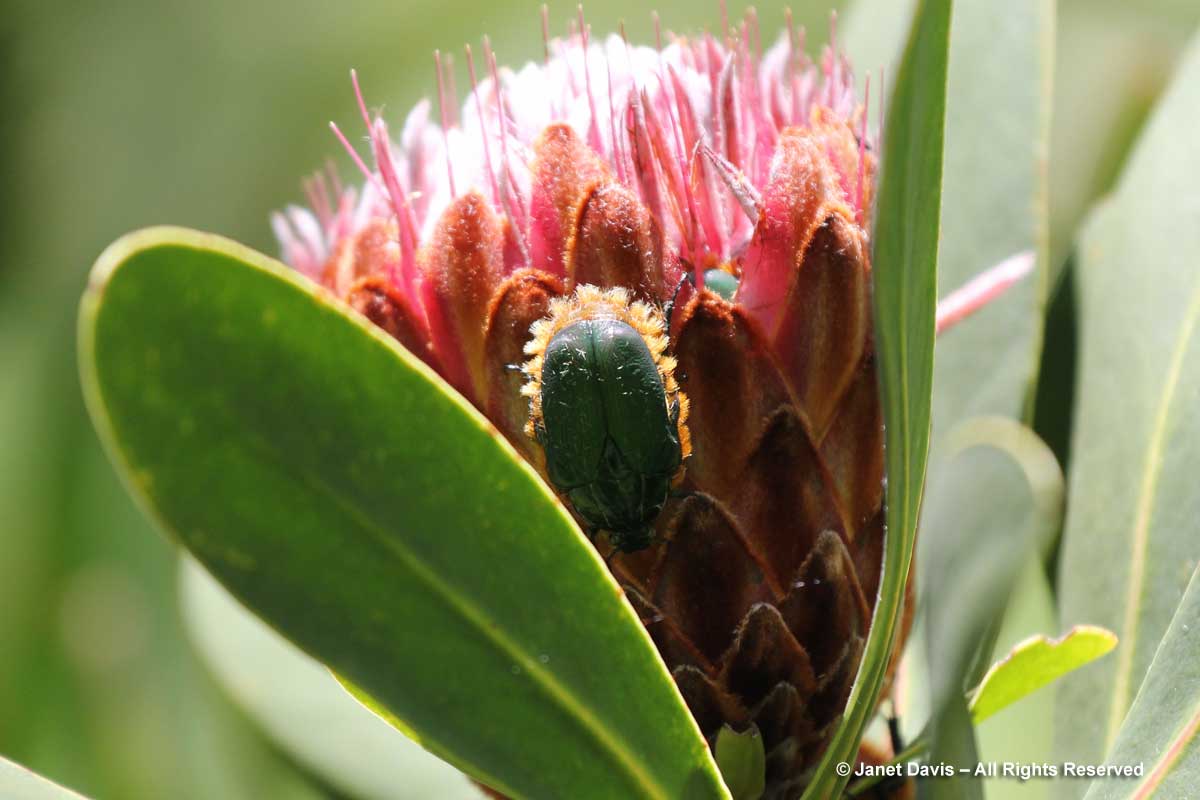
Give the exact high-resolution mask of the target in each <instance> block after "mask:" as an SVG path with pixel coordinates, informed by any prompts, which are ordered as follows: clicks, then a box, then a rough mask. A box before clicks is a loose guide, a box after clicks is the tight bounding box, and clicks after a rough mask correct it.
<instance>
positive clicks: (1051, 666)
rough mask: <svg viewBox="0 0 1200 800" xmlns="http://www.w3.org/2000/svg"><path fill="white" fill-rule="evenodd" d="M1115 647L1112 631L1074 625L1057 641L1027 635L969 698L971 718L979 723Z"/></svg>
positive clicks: (994, 666)
mask: <svg viewBox="0 0 1200 800" xmlns="http://www.w3.org/2000/svg"><path fill="white" fill-rule="evenodd" d="M1116 646H1117V637H1116V635H1115V634H1114V633H1113V632H1112V631H1106V630H1105V629H1104V628H1097V627H1095V626H1094V625H1076V626H1075V627H1074V628H1071V630H1069V631H1067V632H1066V633H1065V634H1063V635H1062V636H1060V637H1059V638H1057V639H1051V638H1049V637H1047V636H1044V635H1039V636H1031V637H1029V638H1028V639H1026V640H1025V641H1023V642H1021V643H1019V644H1018V645H1017V646H1016V647H1014V648H1013V649H1012V650H1011V651H1010V652H1009V654H1008V655H1006V656H1005V657H1004V658H1003V659H1001V660H1000V661H997V662H996V663H995V664H993V665H992V667H991V669H989V670H988V671H987V674H986V675H984V676H983V681H982V682H981V683H980V684H979V688H977V689H976V690H975V692H974V695H973V696H972V698H971V706H970V707H971V719H972V720H973V721H974V722H975V723H976V724H979V723H980V722H983V721H984V720H985V719H987V718H988V717H990V716H991V715H992V714H995V713H996V712H997V711H1000V710H1001V709H1003V708H1006V707H1008V706H1009V705H1011V704H1013V703H1015V702H1016V701H1018V700H1020V699H1021V698H1022V697H1024V696H1025V695H1027V694H1031V693H1033V692H1036V691H1037V690H1038V689H1041V688H1042V687H1043V686H1045V685H1046V684H1048V683H1052V682H1053V681H1056V680H1058V679H1059V678H1061V677H1062V676H1063V675H1066V674H1067V673H1068V672H1071V671H1072V670H1076V669H1079V668H1080V667H1082V666H1083V665H1084V664H1087V663H1089V662H1091V661H1095V660H1096V659H1097V658H1099V657H1100V656H1102V655H1104V654H1105V653H1108V652H1110V651H1111V650H1112V649H1113V648H1114V647H1116Z"/></svg>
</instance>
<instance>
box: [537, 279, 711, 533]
mask: <svg viewBox="0 0 1200 800" xmlns="http://www.w3.org/2000/svg"><path fill="white" fill-rule="evenodd" d="M539 325H540V326H541V327H540V328H539ZM533 333H534V341H532V342H531V343H530V347H528V348H527V352H529V353H530V354H531V355H533V356H534V358H533V359H532V360H531V361H530V362H527V364H526V367H525V370H526V373H527V375H529V377H530V381H529V383H527V384H526V388H525V389H524V390H523V391H524V392H525V394H526V395H528V396H529V397H530V407H531V412H530V413H531V418H530V425H529V426H527V431H528V432H532V434H533V436H534V438H535V439H536V440H537V441H538V443H539V444H540V445H541V447H542V450H543V451H544V453H545V456H546V473H547V477H548V478H549V480H550V483H551V484H553V486H554V488H555V489H556V490H558V492H559V493H560V494H561V495H563V496H564V497H565V499H566V500H567V502H569V503H570V505H571V507H572V508H573V509H574V510H575V512H576V514H577V515H578V516H579V517H580V518H581V519H582V520H583V522H584V523H585V524H586V525H587V526H588V527H589V528H590V531H589V533H590V534H591V535H592V536H595V534H596V533H597V532H599V531H605V532H606V533H607V535H608V539H609V542H610V543H611V544H612V546H613V548H614V552H622V553H631V552H636V551H638V550H643V549H645V548H646V547H649V546H650V545H651V544H652V543H653V540H654V522H655V520H656V519H657V517H658V515H659V514H660V513H661V512H662V510H663V507H664V506H665V505H666V502H667V499H668V497H669V496H670V493H671V487H672V484H673V483H676V482H678V480H679V479H680V478H681V477H682V469H683V462H684V459H685V458H686V456H687V454H688V453H689V452H690V445H689V443H688V437H687V428H686V413H687V399H686V397H684V396H683V393H682V392H680V391H679V388H678V386H677V385H676V384H675V380H674V377H673V375H672V370H673V369H674V361H673V359H671V358H670V357H668V356H665V355H664V350H665V346H666V339H665V336H664V335H663V321H662V315H661V313H659V312H658V311H657V309H654V308H652V307H650V306H646V305H645V304H643V303H640V302H638V303H633V304H629V303H628V299H627V295H626V294H625V292H624V291H623V290H619V289H611V290H608V291H607V292H601V291H600V290H598V289H595V287H580V289H579V290H578V291H577V293H576V295H575V297H573V298H570V299H569V300H568V301H567V302H566V303H564V304H561V305H559V307H558V308H552V309H551V316H550V317H549V318H547V319H546V320H543V321H542V322H541V323H538V324H535V326H534V329H533Z"/></svg>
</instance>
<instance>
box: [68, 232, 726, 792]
mask: <svg viewBox="0 0 1200 800" xmlns="http://www.w3.org/2000/svg"><path fill="white" fill-rule="evenodd" d="M80 361H81V364H82V371H83V378H84V386H85V391H86V394H87V398H88V404H89V409H90V411H91V413H92V418H93V421H94V422H95V424H96V427H97V429H98V430H99V431H100V433H101V437H102V439H103V440H104V441H105V443H106V445H107V447H108V449H109V452H110V454H111V456H112V458H113V460H114V462H115V463H116V464H117V465H118V468H119V470H120V471H121V472H122V474H123V476H124V478H125V480H126V483H127V485H128V487H129V488H130V490H131V491H132V492H133V493H134V495H135V496H136V497H137V498H138V499H139V500H140V501H141V502H142V504H143V506H144V508H145V509H146V511H147V512H148V513H149V514H151V515H152V516H153V517H154V518H155V519H156V520H157V521H158V522H159V523H160V525H161V526H162V527H163V529H164V530H166V531H168V532H169V533H170V534H171V535H173V536H174V537H176V538H177V539H178V540H179V541H180V542H182V543H183V544H184V545H185V546H186V547H188V549H189V550H191V551H192V553H193V555H195V556H196V557H197V559H198V560H199V561H200V562H201V563H203V564H204V566H205V567H206V568H207V569H208V570H209V571H210V572H212V573H213V575H214V576H216V577H217V578H218V579H219V580H220V581H221V582H222V583H223V584H224V585H225V586H226V588H228V589H229V590H230V591H231V592H232V593H233V594H234V596H236V597H237V598H238V599H239V600H240V601H241V602H242V603H243V604H245V605H246V606H247V607H249V608H251V609H253V610H254V611H255V613H257V614H259V615H260V616H262V617H263V618H264V619H266V620H267V621H269V622H270V623H271V624H272V625H273V626H274V627H276V628H277V629H278V630H279V631H280V632H282V633H283V634H284V635H285V636H287V637H288V638H289V639H291V640H292V641H293V642H294V643H296V644H297V645H299V646H300V647H301V648H302V649H303V650H305V651H307V652H308V653H310V654H311V655H313V656H314V657H316V658H317V659H319V660H321V661H323V662H324V663H326V664H327V665H329V666H330V667H331V668H332V669H334V670H336V671H337V672H339V673H340V674H342V675H343V676H345V677H346V678H347V679H349V680H351V681H353V682H354V683H356V684H357V685H359V686H361V687H362V688H363V689H364V690H365V691H367V692H369V693H370V694H371V695H372V696H373V697H375V698H376V699H377V700H378V701H379V702H380V703H381V704H383V705H384V706H385V707H386V708H388V709H389V710H390V711H392V712H393V713H394V714H395V715H396V716H397V717H398V718H400V719H402V720H404V722H405V724H406V725H407V726H408V727H409V728H410V729H411V730H413V731H415V732H417V733H418V734H419V736H420V738H421V742H422V744H424V745H425V746H426V747H427V748H428V749H430V750H432V751H434V752H435V753H437V754H438V755H440V756H441V757H443V758H445V759H446V760H448V761H451V762H452V763H454V764H455V765H456V766H459V767H460V768H462V769H463V770H465V771H467V772H469V773H470V774H472V775H474V776H475V777H477V778H479V779H481V780H483V781H484V782H485V783H488V784H489V785H491V786H493V787H495V788H497V789H499V790H500V791H502V792H504V793H505V794H508V795H510V796H513V797H531V796H532V797H544V796H560V797H561V796H571V797H579V798H587V797H613V796H623V797H639V798H640V797H647V798H675V797H681V796H688V797H697V798H710V797H713V798H715V797H726V796H727V791H726V790H725V788H724V787H723V785H722V784H721V781H720V777H719V775H718V773H717V769H716V765H715V764H714V763H713V761H712V758H711V756H710V754H709V752H708V748H707V747H706V745H705V743H704V740H703V739H702V738H701V736H700V734H699V731H698V730H697V728H696V724H695V722H694V721H693V720H692V718H691V716H690V715H689V714H688V712H687V709H686V707H685V706H684V703H683V700H682V698H681V697H680V696H679V694H678V692H677V690H676V689H675V686H674V683H673V682H672V681H671V679H670V676H669V675H668V673H667V671H666V669H665V668H664V667H663V665H662V662H661V661H660V660H659V658H658V656H657V653H656V652H655V650H654V647H653V644H652V643H651V641H650V638H649V636H648V635H647V634H646V633H645V630H644V629H643V628H642V627H641V625H640V624H639V622H638V620H637V617H636V615H635V613H634V611H633V609H632V608H631V607H630V606H629V604H628V603H627V602H626V601H625V599H624V596H623V595H622V593H621V592H620V590H619V588H618V587H617V585H616V584H615V583H614V582H613V580H612V578H611V577H610V576H609V575H608V573H607V571H606V570H605V568H604V565H603V563H602V562H601V560H600V558H599V557H598V556H597V554H596V553H595V551H594V550H593V549H592V548H591V547H590V546H589V545H588V543H587V541H586V540H585V539H584V538H583V536H582V534H581V533H580V532H579V531H578V529H577V528H575V526H574V524H573V523H572V522H571V520H570V517H569V516H568V515H567V513H566V511H565V510H564V509H563V508H562V506H561V505H560V504H559V503H558V502H557V500H556V499H555V497H554V495H553V494H552V493H551V492H550V491H549V490H548V489H547V488H546V487H545V485H544V484H542V482H541V481H540V480H539V479H538V478H537V476H536V474H535V473H534V472H533V470H532V469H531V468H530V467H529V466H528V465H526V464H525V463H524V462H523V461H522V460H521V459H520V458H519V457H518V456H517V455H516V453H515V452H514V451H513V450H512V448H511V447H510V446H509V445H508V444H507V442H506V441H504V440H503V438H502V437H500V436H499V434H497V433H496V432H495V430H494V429H493V428H492V427H491V426H490V425H488V424H487V422H486V421H485V420H484V419H483V418H482V417H481V416H480V415H479V414H477V413H476V412H475V411H474V410H473V409H472V408H471V407H469V406H468V405H467V404H466V402H465V401H463V400H462V399H461V398H459V397H458V396H457V395H456V394H455V393H454V392H452V391H451V390H450V389H449V388H448V387H446V385H445V384H444V383H443V382H442V381H441V380H440V379H439V378H437V377H436V376H435V375H434V374H433V373H432V372H431V371H430V370H429V369H427V368H426V367H425V366H424V365H423V364H421V363H420V362H419V361H418V360H417V359H416V358H414V357H413V356H412V355H410V354H408V353H407V352H405V351H404V350H403V349H402V348H400V347H398V346H397V345H396V344H395V343H394V342H393V341H392V340H391V339H389V338H388V337H386V336H385V335H384V334H382V333H381V332H380V331H378V330H377V329H375V328H373V327H372V326H370V325H369V324H368V323H367V322H366V321H365V320H363V319H362V318H360V317H358V316H356V315H353V314H351V313H350V312H348V311H347V310H346V309H345V308H344V307H343V306H342V305H340V304H339V303H336V302H335V301H333V300H332V299H330V298H328V297H327V296H326V295H325V294H323V293H321V292H319V291H318V290H317V289H316V287H315V286H313V285H312V284H311V283H310V282H308V281H307V280H305V279H303V278H301V277H299V276H297V275H295V274H294V273H293V272H291V271H290V270H288V269H287V268H286V267H284V266H283V265H281V264H278V263H276V262H274V261H272V260H270V259H268V258H266V257H264V256H261V255H259V254H257V253H255V252H253V251H251V250H248V249H247V248H244V247H241V246H239V245H237V244H235V243H233V242H230V241H227V240H224V239H221V238H219V237H216V236H211V235H205V234H199V233H195V232H190V231H185V230H181V229H171V228H159V229H150V230H147V231H142V232H139V233H135V234H131V235H130V236H127V237H125V238H123V239H121V240H119V241H118V242H116V243H115V244H114V245H112V246H111V247H110V248H109V249H108V250H107V251H105V253H104V254H103V255H102V256H101V257H100V260H99V261H98V262H97V265H96V267H95V269H94V271H93V274H92V280H91V285H90V286H89V289H88V292H87V294H86V295H85V297H84V301H83V307H82V313H81V321H80Z"/></svg>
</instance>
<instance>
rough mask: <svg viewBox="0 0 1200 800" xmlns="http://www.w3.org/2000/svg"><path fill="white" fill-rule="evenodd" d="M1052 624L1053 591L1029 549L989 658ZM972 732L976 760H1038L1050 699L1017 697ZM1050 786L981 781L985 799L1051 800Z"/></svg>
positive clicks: (1049, 731)
mask: <svg viewBox="0 0 1200 800" xmlns="http://www.w3.org/2000/svg"><path fill="white" fill-rule="evenodd" d="M1057 628H1058V615H1057V613H1056V611H1055V608H1054V594H1053V591H1052V589H1051V587H1050V579H1049V577H1048V576H1047V575H1046V570H1045V568H1044V567H1043V566H1042V557H1041V554H1040V553H1033V554H1030V556H1029V557H1028V558H1027V559H1026V561H1025V566H1024V568H1023V569H1022V570H1021V576H1020V578H1018V580H1017V583H1016V585H1014V586H1013V591H1012V596H1011V597H1010V598H1009V601H1008V607H1007V608H1006V609H1005V611H1004V619H1003V622H1002V623H1001V625H1000V631H999V633H998V635H997V637H996V644H995V646H994V647H993V648H992V653H991V659H990V660H992V661H995V660H998V659H999V658H1000V657H1001V656H1002V655H1003V654H1005V653H1007V652H1008V651H1009V650H1011V649H1012V648H1013V646H1014V645H1015V644H1017V643H1018V642H1020V641H1022V640H1023V639H1026V638H1028V637H1029V636H1030V635H1033V634H1035V633H1037V632H1038V631H1045V630H1056V629H1057ZM975 736H976V738H977V739H978V741H979V757H980V760H981V761H987V762H992V761H995V762H1003V761H1009V762H1012V763H1022V764H1031V763H1035V762H1041V761H1044V760H1045V759H1046V757H1047V755H1048V754H1050V753H1051V752H1053V749H1054V704H1053V703H1048V702H1046V698H1044V697H1038V696H1037V695H1033V696H1029V697H1026V698H1024V699H1022V700H1018V701H1017V702H1016V703H1013V704H1012V705H1011V706H1009V707H1008V708H1006V709H1004V711H1002V712H1001V713H999V714H997V715H996V716H994V717H992V718H991V719H989V720H988V723H987V724H986V725H981V726H980V727H979V728H977V729H976V730H975ZM1054 786H1055V785H1054V784H1053V783H1051V782H1048V781H1029V782H1025V783H1022V782H1021V781H1014V780H1012V778H1011V777H1005V776H999V775H998V776H996V777H989V778H985V779H984V781H983V789H984V796H985V797H987V799H988V800H1052V798H1053V796H1054V795H1053V792H1052V790H1053V789H1054Z"/></svg>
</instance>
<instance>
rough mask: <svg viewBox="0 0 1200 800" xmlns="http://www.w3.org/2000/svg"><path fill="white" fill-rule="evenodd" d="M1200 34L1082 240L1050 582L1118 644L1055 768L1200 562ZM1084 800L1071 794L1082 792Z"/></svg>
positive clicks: (1135, 661)
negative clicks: (1066, 442)
mask: <svg viewBox="0 0 1200 800" xmlns="http://www.w3.org/2000/svg"><path fill="white" fill-rule="evenodd" d="M1198 128H1200V39H1195V40H1193V44H1192V46H1191V49H1190V51H1189V55H1188V56H1187V58H1186V59H1185V61H1184V63H1183V64H1182V65H1181V67H1180V70H1179V73H1178V75H1177V76H1176V78H1175V81H1174V84H1173V86H1172V88H1171V89H1170V90H1169V91H1168V92H1167V94H1166V95H1165V96H1164V98H1163V100H1162V103H1161V104H1160V106H1159V107H1158V109H1157V110H1156V111H1155V113H1154V116H1153V118H1152V120H1151V121H1150V123H1149V124H1148V126H1147V128H1146V130H1145V133H1144V135H1143V136H1142V138H1141V140H1140V142H1139V143H1138V145H1137V146H1136V149H1135V151H1134V154H1133V156H1132V157H1131V159H1130V161H1129V163H1128V166H1127V168H1126V170H1125V172H1124V174H1123V176H1122V177H1121V180H1120V183H1119V184H1118V187H1117V190H1116V192H1115V194H1114V195H1113V196H1112V197H1111V198H1110V199H1109V201H1108V202H1107V203H1106V204H1105V205H1104V206H1103V207H1101V208H1100V209H1099V210H1097V211H1096V212H1095V213H1094V214H1093V216H1092V218H1091V219H1090V221H1089V222H1088V224H1087V226H1086V227H1085V229H1084V231H1083V234H1082V236H1081V238H1080V241H1079V254H1078V255H1079V262H1078V267H1079V269H1078V271H1077V275H1076V278H1077V280H1078V287H1079V308H1078V317H1079V320H1080V344H1081V357H1080V365H1079V375H1078V379H1077V386H1078V390H1077V393H1076V396H1077V398H1078V403H1079V405H1078V409H1077V412H1076V416H1075V428H1074V434H1073V442H1072V446H1071V460H1072V469H1071V484H1070V488H1069V493H1068V498H1069V500H1068V508H1069V513H1068V516H1067V526H1066V532H1065V540H1064V545H1063V554H1062V560H1061V565H1060V568H1061V577H1060V582H1059V583H1060V609H1061V618H1062V622H1063V623H1064V624H1065V625H1074V624H1082V623H1088V624H1096V625H1100V626H1103V627H1105V628H1108V629H1110V630H1112V631H1113V632H1115V633H1116V634H1117V636H1118V637H1119V639H1120V643H1119V644H1118V645H1117V649H1116V651H1115V653H1114V657H1113V658H1107V659H1104V660H1103V661H1100V662H1097V663H1096V664H1094V665H1091V666H1089V667H1087V668H1085V669H1083V670H1080V671H1079V672H1078V673H1075V674H1073V675H1071V676H1069V677H1068V678H1067V679H1065V680H1064V681H1063V682H1062V684H1061V685H1060V691H1059V694H1058V696H1057V699H1058V711H1057V721H1058V724H1057V726H1056V730H1057V746H1058V748H1059V757H1060V759H1061V760H1070V761H1075V762H1080V763H1088V762H1093V763H1094V762H1098V761H1099V760H1100V759H1101V758H1102V757H1103V756H1104V754H1105V753H1106V752H1107V751H1108V750H1109V748H1110V747H1111V745H1112V743H1113V741H1114V740H1115V739H1116V735H1117V731H1118V730H1119V729H1120V726H1121V722H1122V720H1123V719H1124V718H1125V714H1126V712H1127V710H1128V709H1129V705H1130V703H1131V702H1132V700H1133V697H1134V695H1135V693H1136V692H1137V688H1138V686H1139V685H1140V684H1141V682H1142V678H1143V677H1144V676H1145V674H1146V670H1147V668H1148V667H1149V665H1150V661H1151V659H1152V657H1153V655H1154V652H1155V649H1156V648H1157V647H1158V643H1159V641H1160V640H1161V639H1162V636H1163V633H1164V632H1165V631H1166V629H1167V625H1168V624H1169V622H1170V620H1171V616H1172V614H1173V613H1174V611H1175V608H1176V606H1177V605H1178V603H1179V598H1180V597H1181V596H1182V594H1183V590H1184V587H1185V586H1186V585H1187V582H1188V579H1189V577H1190V575H1191V571H1192V567H1193V566H1194V565H1195V564H1196V562H1197V561H1198V560H1200V536H1197V535H1196V532H1197V528H1196V520H1197V519H1200V493H1198V492H1197V491H1196V472H1197V467H1198V466H1200V415H1197V414H1196V408H1197V401H1198V398H1200V325H1198V322H1200V270H1197V268H1196V265H1197V264H1200V225H1197V224H1196V219H1197V218H1196V208H1197V204H1198V203H1200V184H1198V183H1197V176H1200V149H1198V148H1196V146H1195V142H1194V141H1192V139H1191V137H1189V136H1188V135H1187V132H1189V131H1195V130H1197V129H1198ZM1077 791H1078V790H1077Z"/></svg>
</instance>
